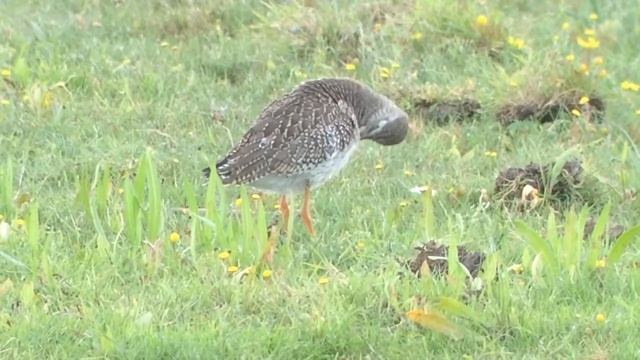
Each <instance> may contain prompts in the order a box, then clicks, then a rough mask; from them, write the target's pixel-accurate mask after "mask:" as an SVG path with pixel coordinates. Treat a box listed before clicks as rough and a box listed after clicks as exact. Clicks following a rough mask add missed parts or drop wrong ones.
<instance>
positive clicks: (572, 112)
mask: <svg viewBox="0 0 640 360" xmlns="http://www.w3.org/2000/svg"><path fill="white" fill-rule="evenodd" d="M571 114H573V115H574V116H580V115H581V114H582V113H581V112H580V110H578V109H573V110H571Z"/></svg>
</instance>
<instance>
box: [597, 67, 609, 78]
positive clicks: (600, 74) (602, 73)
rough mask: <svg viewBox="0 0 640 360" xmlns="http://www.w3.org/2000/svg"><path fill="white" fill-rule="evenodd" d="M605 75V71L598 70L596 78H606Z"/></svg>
mask: <svg viewBox="0 0 640 360" xmlns="http://www.w3.org/2000/svg"><path fill="white" fill-rule="evenodd" d="M607 74H608V73H607V69H600V71H598V76H599V77H601V78H605V77H607Z"/></svg>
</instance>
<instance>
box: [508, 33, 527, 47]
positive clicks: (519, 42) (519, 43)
mask: <svg viewBox="0 0 640 360" xmlns="http://www.w3.org/2000/svg"><path fill="white" fill-rule="evenodd" d="M507 42H508V43H509V45H511V46H513V47H514V48H516V49H522V48H523V47H524V40H523V39H521V38H517V37H513V36H509V37H508V38H507Z"/></svg>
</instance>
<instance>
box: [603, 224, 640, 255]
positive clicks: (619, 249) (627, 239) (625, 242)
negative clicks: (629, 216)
mask: <svg viewBox="0 0 640 360" xmlns="http://www.w3.org/2000/svg"><path fill="white" fill-rule="evenodd" d="M638 235H640V225H636V226H634V227H632V228H631V229H629V230H627V231H625V232H624V234H622V235H620V237H619V238H618V240H616V242H615V243H614V244H613V247H612V248H611V251H609V256H607V262H608V263H610V264H614V263H616V262H617V261H618V260H620V258H621V257H622V254H623V253H624V251H625V249H626V248H627V247H628V246H629V245H630V244H631V241H632V240H634V239H635V238H636V237H637V236H638Z"/></svg>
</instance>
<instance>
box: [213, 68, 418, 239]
mask: <svg viewBox="0 0 640 360" xmlns="http://www.w3.org/2000/svg"><path fill="white" fill-rule="evenodd" d="M407 130H408V118H407V114H406V113H405V112H404V111H402V110H401V109H400V108H399V107H398V106H396V105H395V104H394V103H393V102H392V101H391V100H389V99H388V98H387V97H385V96H384V95H381V94H378V93H376V92H374V91H373V90H371V89H370V88H369V87H367V86H365V85H363V84H361V83H359V82H357V81H354V80H350V79H341V78H327V79H319V80H311V81H307V82H304V83H302V84H301V85H299V86H297V87H296V88H295V89H293V90H292V91H291V92H290V93H288V94H286V95H284V96H283V97H281V98H280V99H278V100H275V101H273V102H272V103H271V104H269V105H268V106H267V107H266V108H265V109H264V110H263V111H262V112H261V113H260V115H259V116H258V118H257V120H256V122H255V123H254V125H253V126H252V127H251V128H250V129H249V131H247V133H246V134H245V135H244V136H243V137H242V139H241V140H240V142H238V143H237V144H236V145H235V146H234V147H233V148H232V149H231V151H229V153H228V154H227V155H226V156H225V157H224V158H222V159H221V160H220V161H218V162H217V163H216V170H217V173H218V176H219V177H220V179H221V180H222V183H223V184H247V185H249V186H251V187H254V188H256V189H259V190H262V191H265V192H271V193H277V194H280V195H281V197H280V211H281V213H282V217H283V220H284V223H285V224H287V223H288V217H289V207H288V205H287V196H292V195H294V194H296V193H301V192H304V200H303V205H302V210H301V213H300V216H301V218H302V222H303V224H304V226H305V227H306V229H307V231H308V232H309V233H310V234H311V235H314V230H313V224H312V219H311V213H310V209H309V207H310V205H309V202H310V190H311V189H312V188H314V187H316V186H318V185H321V184H322V183H324V182H325V181H327V180H328V179H329V178H331V177H332V176H333V175H335V174H336V173H337V172H338V171H340V169H342V168H343V167H344V166H345V165H346V164H347V162H348V161H349V158H350V156H351V154H352V153H353V150H354V149H355V147H356V145H357V144H358V142H359V141H360V140H365V139H368V140H373V141H375V142H377V143H379V144H382V145H395V144H398V143H400V142H402V141H403V140H404V138H405V137H406V135H407ZM205 173H206V174H208V173H210V169H205ZM285 226H286V225H285Z"/></svg>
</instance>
